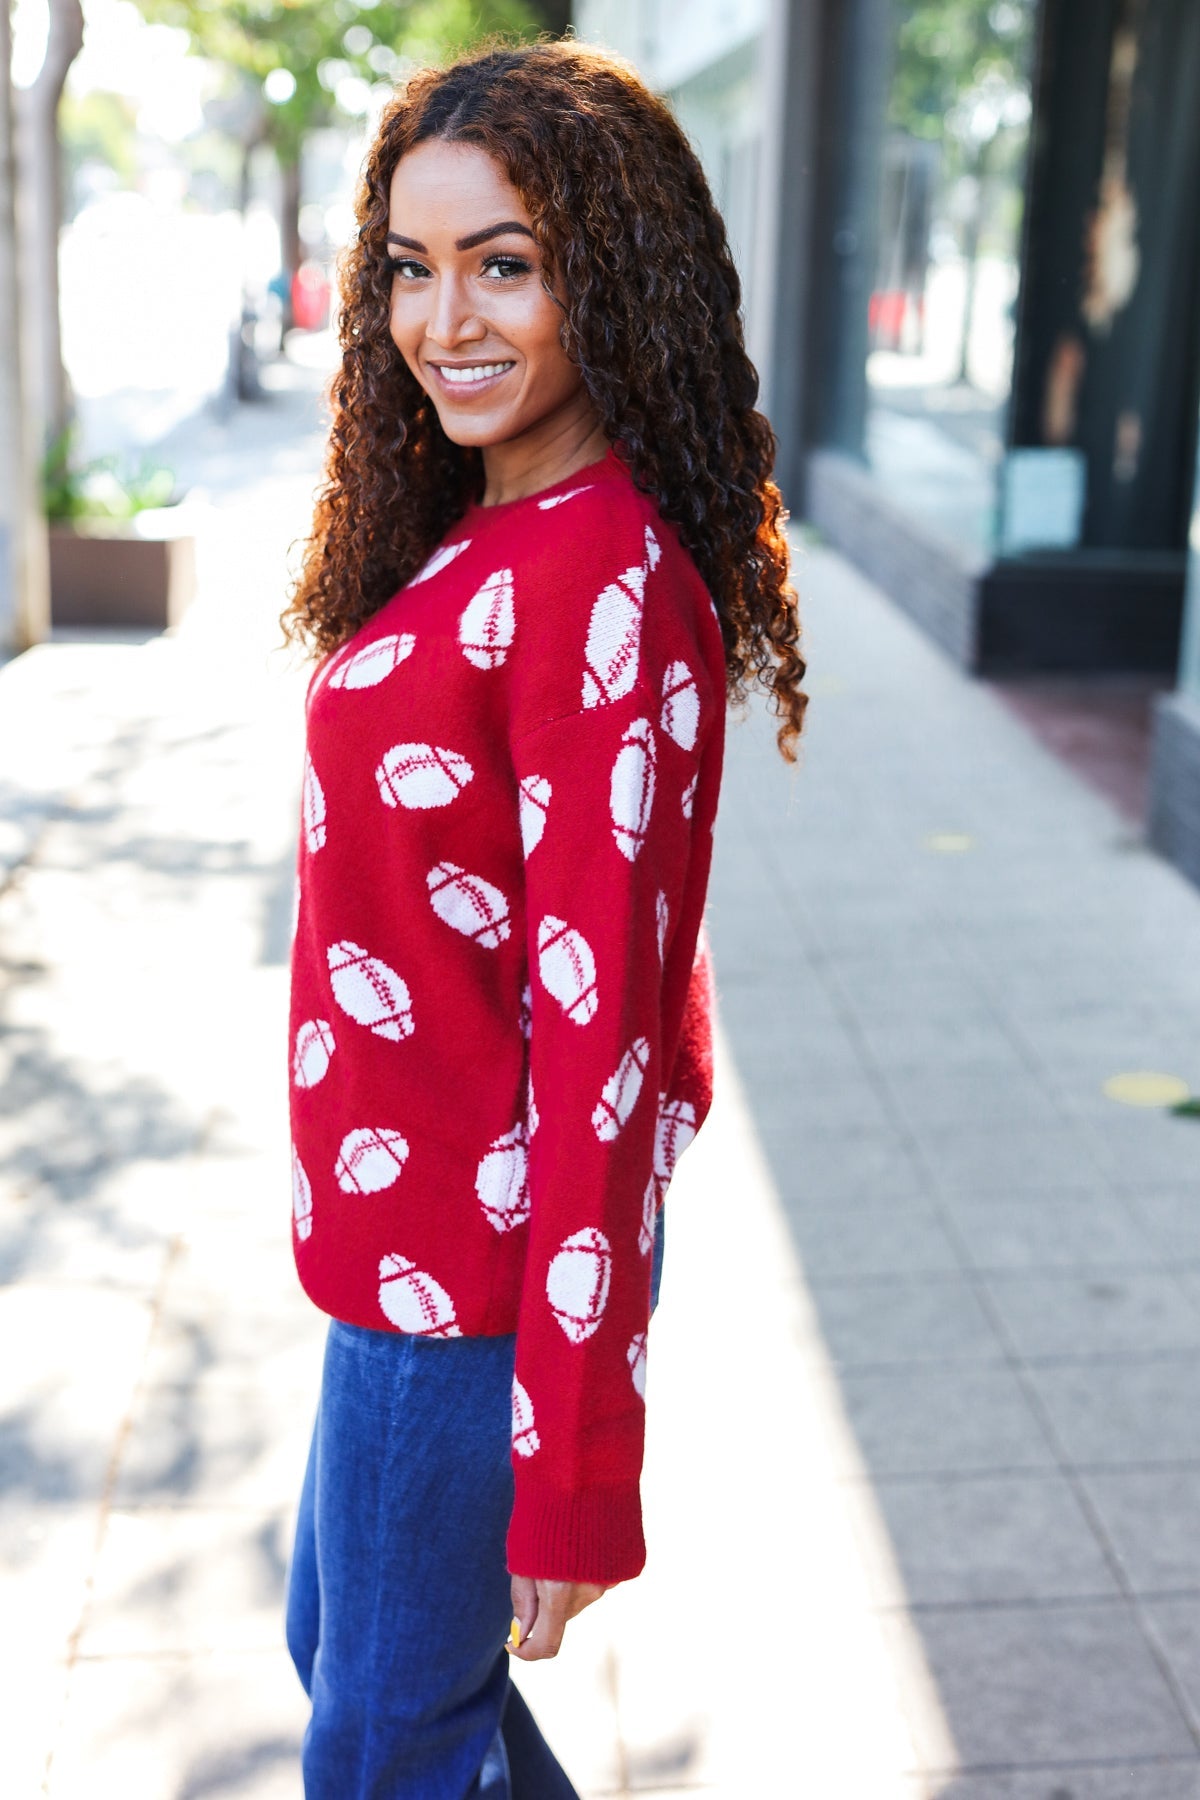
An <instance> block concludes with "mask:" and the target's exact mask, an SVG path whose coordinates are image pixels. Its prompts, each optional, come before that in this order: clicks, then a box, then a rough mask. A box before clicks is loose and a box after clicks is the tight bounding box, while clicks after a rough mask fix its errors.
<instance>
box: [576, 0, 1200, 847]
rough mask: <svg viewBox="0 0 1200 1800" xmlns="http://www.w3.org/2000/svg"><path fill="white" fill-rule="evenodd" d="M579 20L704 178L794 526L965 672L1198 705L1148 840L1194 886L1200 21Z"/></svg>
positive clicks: (1129, 12) (1121, 14) (753, 3)
mask: <svg viewBox="0 0 1200 1800" xmlns="http://www.w3.org/2000/svg"><path fill="white" fill-rule="evenodd" d="M576 16H577V20H578V23H579V24H580V27H581V29H582V30H583V31H584V33H585V35H587V34H589V33H590V34H592V35H596V36H601V37H607V39H608V41H610V42H612V43H614V44H615V47H616V48H618V49H621V50H624V51H625V52H626V53H627V54H630V55H631V56H633V57H634V58H635V60H637V61H639V63H640V64H641V66H642V67H643V68H644V69H645V71H646V73H647V74H648V76H649V77H650V79H651V80H652V81H655V82H656V83H657V85H659V86H660V87H662V88H663V89H665V91H666V92H667V93H668V94H669V96H670V97H671V99H672V100H673V101H674V103H675V104H676V107H677V110H678V111H679V114H680V117H681V118H682V119H683V122H684V124H685V125H686V126H687V127H688V129H689V130H690V131H691V133H692V136H693V138H694V140H695V141H696V142H697V144H698V146H699V148H700V149H701V153H702V154H703V155H704V158H705V161H706V165H707V167H708V169H709V173H710V176H711V178H712V179H713V182H714V186H715V187H716V190H717V194H718V199H719V200H720V202H721V204H722V205H723V207H724V208H725V210H726V215H727V218H729V220H730V224H731V230H732V234H733V237H734V241H735V246H736V248H737V252H738V255H739V260H740V262H741V265H742V268H743V272H744V275H745V279H746V290H747V324H748V332H749V337H750V342H751V348H752V351H753V353H754V355H755V357H756V360H757V361H758V364H759V367H760V369H761V370H762V373H763V376H764V392H765V403H766V406H767V410H768V411H769V413H770V416H771V419H772V423H773V424H774V426H775V429H776V432H777V435H778V437H779V441H780V465H779V468H780V477H781V483H782V486H783V488H784V491H785V494H786V496H787V498H788V501H789V503H790V505H791V507H792V510H793V512H794V513H795V514H797V515H803V516H806V517H807V518H808V519H810V520H811V521H812V522H813V523H814V524H815V525H816V526H817V527H819V529H820V530H821V531H822V532H823V534H824V535H825V536H826V537H827V538H828V539H830V540H831V541H832V542H833V543H834V544H835V545H837V546H838V547H839V548H840V549H841V550H843V551H844V552H845V554H846V555H847V556H849V557H850V558H851V559H852V560H853V561H855V562H856V563H857V564H859V566H861V567H862V568H864V569H865V570H866V571H867V572H868V573H869V574H871V575H872V576H873V577H874V578H875V579H876V580H877V581H878V582H879V583H880V585H881V586H883V587H884V588H885V589H886V590H887V591H888V592H889V593H890V594H891V595H892V596H893V597H894V599H895V600H896V601H897V603H898V604H899V605H901V606H902V607H904V608H905V609H906V610H907V611H908V612H910V613H911V614H912V615H913V616H914V617H915V618H916V619H917V620H918V621H919V622H920V623H921V624H922V625H923V626H924V627H925V629H926V630H928V631H929V632H930V633H931V634H932V635H933V636H934V637H935V638H936V639H937V640H938V642H939V643H940V644H941V645H942V646H943V647H944V649H945V650H946V651H947V652H948V653H949V654H950V655H951V656H952V657H954V658H955V659H956V660H957V661H958V662H959V663H960V664H961V665H962V666H963V667H964V668H966V669H968V670H970V671H972V672H976V673H979V674H983V675H988V676H998V677H1010V678H1015V677H1020V676H1023V675H1029V674H1048V673H1053V674H1071V675H1073V676H1080V677H1086V676H1092V675H1097V676H1112V675H1115V674H1118V675H1125V674H1128V675H1139V676H1143V677H1151V678H1156V679H1158V680H1159V681H1160V682H1161V683H1162V684H1163V686H1164V688H1166V687H1170V686H1171V684H1173V683H1177V686H1175V688H1174V691H1173V692H1170V693H1168V694H1165V695H1164V697H1163V698H1162V699H1161V700H1160V701H1159V702H1158V705H1157V714H1156V719H1155V730H1154V743H1153V757H1152V764H1153V766H1152V789H1153V792H1152V797H1151V804H1150V808H1149V820H1148V824H1149V829H1150V833H1151V836H1152V838H1153V840H1154V842H1155V843H1156V844H1158V845H1159V846H1160V847H1161V848H1162V849H1164V850H1165V851H1166V852H1167V853H1168V854H1169V855H1171V856H1172V857H1173V858H1175V860H1176V861H1178V862H1179V863H1180V865H1181V866H1182V867H1184V868H1185V869H1187V870H1188V872H1189V873H1190V874H1192V875H1193V876H1194V877H1195V878H1196V879H1198V880H1200V622H1198V620H1197V613H1198V612H1200V574H1198V573H1197V572H1196V570H1195V567H1194V565H1195V562H1196V560H1197V556H1196V553H1195V552H1193V557H1192V561H1193V569H1192V573H1191V576H1190V585H1189V536H1194V537H1197V539H1198V541H1200V533H1198V532H1197V531H1194V530H1193V523H1192V522H1193V518H1194V517H1195V516H1196V513H1195V504H1194V495H1195V490H1196V483H1195V470H1196V453H1197V422H1198V419H1200V206H1198V205H1197V200H1196V196H1197V194H1200V105H1197V103H1196V96H1197V94H1200V4H1197V0H742V4H740V5H737V6H733V7H731V6H729V5H723V4H720V3H719V0H690V4H689V5H687V6H683V5H681V4H677V3H676V0H590V3H587V4H584V5H581V6H579V7H578V8H577V13H576ZM1185 615H1186V622H1185Z"/></svg>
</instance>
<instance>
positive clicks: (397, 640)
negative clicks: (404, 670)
mask: <svg viewBox="0 0 1200 1800" xmlns="http://www.w3.org/2000/svg"><path fill="white" fill-rule="evenodd" d="M416 641H417V640H416V638H415V637H414V636H413V634H412V632H411V631H393V632H389V634H388V636H387V637H381V638H376V639H375V642H374V643H373V644H368V645H367V646H366V647H365V649H362V650H359V651H358V652H357V654H356V655H354V656H351V657H349V658H348V659H347V660H346V661H345V662H343V663H339V664H338V666H337V668H336V669H335V670H334V672H333V674H332V675H331V676H330V677H329V685H330V687H332V688H347V689H352V688H372V687H378V686H379V683H380V682H381V681H386V680H387V678H388V676H389V675H390V674H391V673H392V670H393V669H398V668H399V667H400V664H401V663H402V662H404V661H405V660H406V659H407V658H408V657H410V656H411V655H412V653H413V648H414V646H415V644H416Z"/></svg>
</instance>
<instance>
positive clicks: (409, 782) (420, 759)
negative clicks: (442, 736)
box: [375, 744, 475, 812]
mask: <svg viewBox="0 0 1200 1800" xmlns="http://www.w3.org/2000/svg"><path fill="white" fill-rule="evenodd" d="M474 776H475V771H474V769H473V768H472V767H471V765H470V763H469V762H468V761H467V759H466V757H465V756H460V755H459V754H458V751H457V750H444V749H442V748H441V747H440V746H439V745H437V744H393V745H392V747H391V749H390V750H385V751H384V754H383V760H382V761H381V762H380V764H379V767H378V768H377V769H376V771H375V779H376V781H377V782H378V783H379V797H380V799H381V800H382V801H383V803H384V805H385V806H406V807H408V808H409V809H410V810H411V811H414V812H415V811H418V810H426V809H428V808H429V807H433V806H449V804H450V802H451V801H452V800H457V799H458V796H459V795H460V794H461V793H462V791H463V789H464V788H465V787H466V785H467V783H468V781H471V780H473V779H474Z"/></svg>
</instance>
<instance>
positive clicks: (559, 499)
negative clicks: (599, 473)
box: [538, 481, 593, 512]
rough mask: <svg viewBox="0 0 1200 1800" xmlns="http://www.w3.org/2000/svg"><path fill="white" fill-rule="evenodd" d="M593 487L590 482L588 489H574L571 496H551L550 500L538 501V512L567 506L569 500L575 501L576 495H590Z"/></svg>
mask: <svg viewBox="0 0 1200 1800" xmlns="http://www.w3.org/2000/svg"><path fill="white" fill-rule="evenodd" d="M592 485H593V484H592V483H591V482H590V481H589V482H588V484H587V486H586V487H577V488H572V489H571V491H570V493H569V494H551V496H550V498H549V499H548V500H539V501H538V511H539V512H549V511H550V509H551V507H554V506H565V505H566V503H567V501H568V500H574V498H575V496H576V494H590V493H591V491H592Z"/></svg>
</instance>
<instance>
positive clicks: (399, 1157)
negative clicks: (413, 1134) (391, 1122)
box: [333, 1126, 408, 1194]
mask: <svg viewBox="0 0 1200 1800" xmlns="http://www.w3.org/2000/svg"><path fill="white" fill-rule="evenodd" d="M407 1158H408V1144H407V1143H406V1141H405V1140H404V1138H402V1137H401V1136H400V1133H399V1132H398V1131H385V1130H384V1129H383V1128H382V1127H380V1128H379V1129H377V1130H376V1129H373V1128H372V1127H370V1126H364V1127H363V1128H362V1129H361V1130H359V1131H351V1132H348V1133H347V1135H346V1136H345V1137H344V1138H343V1139H342V1147H341V1149H340V1150H339V1151H338V1159H337V1162H336V1163H335V1164H334V1170H333V1172H334V1174H335V1175H336V1176H337V1184H338V1186H339V1187H340V1188H341V1190H342V1192H343V1194H379V1193H382V1191H383V1189H384V1188H389V1187H391V1185H392V1183H393V1182H394V1181H395V1180H396V1178H397V1177H398V1175H399V1174H400V1171H401V1169H402V1168H403V1167H404V1164H405V1162H406V1161H407Z"/></svg>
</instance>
